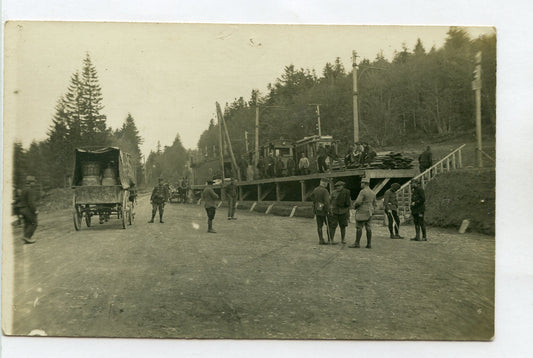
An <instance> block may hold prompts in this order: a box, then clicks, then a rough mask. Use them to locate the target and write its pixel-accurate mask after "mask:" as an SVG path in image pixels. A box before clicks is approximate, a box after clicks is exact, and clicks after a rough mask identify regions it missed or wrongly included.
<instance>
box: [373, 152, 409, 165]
mask: <svg viewBox="0 0 533 358" xmlns="http://www.w3.org/2000/svg"><path fill="white" fill-rule="evenodd" d="M412 162H413V159H412V158H409V157H406V156H404V155H403V154H402V153H397V152H380V153H377V155H376V157H375V158H374V159H373V160H372V162H371V163H370V164H369V167H370V168H378V169H411V168H412V167H413V164H412Z"/></svg>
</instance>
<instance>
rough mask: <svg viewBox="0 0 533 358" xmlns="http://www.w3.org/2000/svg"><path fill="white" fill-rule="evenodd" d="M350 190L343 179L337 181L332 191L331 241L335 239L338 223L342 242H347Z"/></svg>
mask: <svg viewBox="0 0 533 358" xmlns="http://www.w3.org/2000/svg"><path fill="white" fill-rule="evenodd" d="M350 205H351V200H350V190H348V189H346V188H345V184H344V182H343V181H341V180H339V181H338V182H336V183H335V190H333V192H332V193H331V216H330V217H329V226H330V227H329V228H330V237H331V243H332V244H333V240H334V239H335V230H336V229H337V225H338V226H339V227H340V228H341V243H342V244H346V241H345V238H346V227H347V226H348V217H349V215H350Z"/></svg>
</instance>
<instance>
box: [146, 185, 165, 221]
mask: <svg viewBox="0 0 533 358" xmlns="http://www.w3.org/2000/svg"><path fill="white" fill-rule="evenodd" d="M167 200H168V190H167V188H166V186H165V185H164V184H163V178H159V185H158V186H156V187H155V188H154V190H153V191H152V196H151V197H150V203H151V204H152V219H150V221H148V223H150V224H151V223H153V222H154V218H155V214H156V212H157V210H159V222H160V223H161V224H163V223H164V221H163V211H164V210H165V203H166V202H167Z"/></svg>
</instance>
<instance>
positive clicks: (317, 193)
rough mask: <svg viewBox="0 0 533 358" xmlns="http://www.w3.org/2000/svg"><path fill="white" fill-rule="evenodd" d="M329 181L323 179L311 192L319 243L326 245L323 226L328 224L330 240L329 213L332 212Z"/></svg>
mask: <svg viewBox="0 0 533 358" xmlns="http://www.w3.org/2000/svg"><path fill="white" fill-rule="evenodd" d="M327 185H328V182H327V181H326V180H321V181H320V185H319V186H317V187H316V188H315V189H314V190H313V192H312V193H311V200H312V201H313V212H314V214H315V217H316V227H317V232H318V244H319V245H326V241H324V235H323V233H322V227H323V226H324V224H326V230H327V231H326V232H327V234H328V241H330V240H329V228H328V222H327V219H328V215H329V214H330V213H331V207H330V201H329V192H328V189H326V186H327Z"/></svg>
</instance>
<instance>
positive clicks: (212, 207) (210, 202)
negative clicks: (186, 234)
mask: <svg viewBox="0 0 533 358" xmlns="http://www.w3.org/2000/svg"><path fill="white" fill-rule="evenodd" d="M217 200H218V195H217V194H216V193H215V191H214V190H213V180H208V181H207V186H206V187H205V188H204V190H203V191H202V201H203V202H204V206H205V212H206V213H207V232H209V233H213V234H214V233H216V231H215V230H213V220H214V219H215V213H216V210H217V205H216V201H217Z"/></svg>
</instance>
